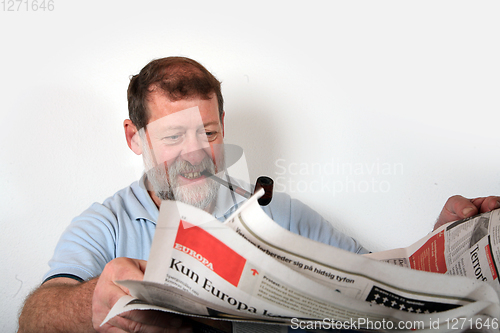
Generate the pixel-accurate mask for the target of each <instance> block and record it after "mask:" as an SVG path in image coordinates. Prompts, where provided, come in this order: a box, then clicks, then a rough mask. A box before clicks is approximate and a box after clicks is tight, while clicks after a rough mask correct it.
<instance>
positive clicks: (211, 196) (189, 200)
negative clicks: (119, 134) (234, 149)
mask: <svg viewBox="0 0 500 333" xmlns="http://www.w3.org/2000/svg"><path fill="white" fill-rule="evenodd" d="M150 154H151V151H150V149H149V147H147V148H146V147H143V155H144V156H143V158H144V164H145V167H146V170H147V171H146V174H147V177H148V180H149V182H150V183H151V185H152V187H153V191H154V192H155V194H156V196H157V197H158V198H160V199H161V200H176V201H180V202H183V203H186V204H188V205H191V206H194V207H197V208H200V209H205V208H207V207H208V206H209V205H210V204H211V203H212V202H214V201H215V200H216V198H217V194H218V192H219V187H220V184H219V183H217V182H216V181H214V180H213V179H211V178H205V179H204V181H203V183H202V184H200V185H197V184H196V183H194V184H191V185H189V186H182V185H179V184H178V182H177V179H178V176H179V175H180V174H181V173H186V172H190V171H192V170H194V168H195V166H193V165H191V164H190V163H189V162H187V161H184V160H176V161H175V162H174V163H173V164H172V165H170V166H168V170H167V167H166V165H165V163H164V164H160V165H157V166H153V165H152V164H153V159H152V156H151V155H150ZM216 163H217V166H218V167H219V168H224V154H223V153H222V154H221V155H220V158H219V161H217V162H216ZM196 169H197V170H207V171H209V172H210V173H211V174H216V171H217V170H216V166H215V163H214V162H213V161H212V159H211V158H209V157H208V156H207V157H206V158H205V159H204V160H203V161H202V162H201V163H200V164H199V165H197V166H196ZM167 172H168V175H167Z"/></svg>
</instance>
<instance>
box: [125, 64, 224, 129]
mask: <svg viewBox="0 0 500 333" xmlns="http://www.w3.org/2000/svg"><path fill="white" fill-rule="evenodd" d="M157 88H159V89H161V90H162V91H163V92H164V93H165V94H166V96H167V97H168V98H169V99H170V100H172V101H178V100H181V99H188V98H193V97H199V98H202V99H210V98H211V97H212V96H211V95H212V94H214V93H215V95H216V96H217V102H218V105H219V119H221V120H222V114H223V112H224V99H223V98H222V92H221V83H220V82H219V81H218V80H217V79H216V78H215V76H213V75H212V73H210V72H209V71H208V70H207V69H206V68H205V67H203V66H202V65H201V64H200V63H198V62H196V61H194V60H192V59H189V58H185V57H166V58H161V59H155V60H153V61H151V62H150V63H149V64H147V65H146V66H145V67H144V68H143V69H142V70H141V71H140V72H139V74H137V75H134V76H132V77H131V78H130V84H129V86H128V90H127V99H128V112H129V117H130V120H131V121H132V123H133V124H134V125H135V126H136V127H137V129H141V128H143V127H145V126H146V125H147V124H148V120H149V114H148V108H147V98H148V96H149V94H150V93H151V92H152V91H154V90H155V89H157Z"/></svg>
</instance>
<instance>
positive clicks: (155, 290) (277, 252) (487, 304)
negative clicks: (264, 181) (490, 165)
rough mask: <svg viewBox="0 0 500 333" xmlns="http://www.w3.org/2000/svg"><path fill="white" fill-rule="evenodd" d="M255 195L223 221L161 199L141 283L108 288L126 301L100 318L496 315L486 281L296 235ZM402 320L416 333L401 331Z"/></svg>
mask: <svg viewBox="0 0 500 333" xmlns="http://www.w3.org/2000/svg"><path fill="white" fill-rule="evenodd" d="M260 195H262V192H259V193H257V194H256V195H254V196H253V197H252V198H250V199H249V200H248V201H247V202H245V203H244V204H243V205H242V206H241V207H240V208H239V209H238V210H237V211H236V212H235V213H234V214H233V215H232V216H231V217H230V218H229V219H228V220H227V221H226V222H225V223H221V222H219V221H217V220H215V219H214V217H212V216H211V215H210V214H208V213H206V212H204V211H201V210H199V209H196V208H194V207H192V206H188V205H186V204H183V203H179V202H174V201H164V202H162V205H161V208H160V216H159V218H158V222H157V229H156V233H155V236H154V240H153V245H152V248H151V254H150V258H149V260H148V265H147V269H146V272H145V276H144V281H119V282H118V283H120V284H121V285H123V286H125V287H127V288H128V289H129V290H130V294H131V296H124V297H122V299H120V300H119V301H118V302H117V304H115V306H114V307H113V308H112V309H111V311H110V313H109V314H108V316H107V318H106V319H105V321H104V322H106V321H107V320H109V319H110V318H112V317H113V316H115V315H118V314H120V313H123V312H125V311H130V310H134V309H156V310H163V311H169V312H173V313H180V314H185V315H191V316H201V317H208V318H212V319H221V320H231V321H233V322H250V323H267V324H270V323H272V324H279V325H288V326H290V327H292V328H293V327H307V328H314V329H318V328H324V329H329V328H348V329H379V330H391V329H401V330H403V331H404V330H405V329H407V330H414V329H415V328H417V329H419V330H423V331H426V330H429V331H431V330H432V331H433V332H436V329H437V330H439V331H443V332H444V331H454V332H456V329H453V327H450V325H449V320H450V319H453V318H464V319H466V320H469V321H470V322H471V323H472V322H473V321H474V320H477V318H481V319H485V318H498V317H499V316H500V306H499V301H498V296H497V294H496V293H495V292H493V289H492V287H491V286H489V285H488V284H486V283H483V282H481V281H477V280H472V279H468V278H465V277H451V276H446V275H440V274H431V273H426V272H421V271H414V270H408V269H405V268H401V267H398V266H395V265H388V264H387V263H384V262H379V261H376V260H372V259H369V258H366V257H363V256H360V255H357V254H353V253H350V252H347V251H344V250H341V249H338V248H334V247H331V246H328V245H325V244H322V243H319V242H315V241H312V240H309V239H307V238H304V237H301V236H298V235H296V234H293V233H291V232H289V231H288V230H285V229H283V228H282V227H280V226H279V225H277V224H276V223H275V222H274V221H272V220H271V219H270V218H269V217H268V216H267V215H266V214H265V212H264V211H263V210H262V209H261V207H260V206H259V204H258V203H257V198H258V197H259V196H260ZM447 320H448V323H447ZM409 322H412V323H418V327H415V326H406V327H405V325H407V323H409ZM304 323H305V324H304ZM402 324H403V325H402ZM312 326H314V327H312ZM269 327H271V326H269Z"/></svg>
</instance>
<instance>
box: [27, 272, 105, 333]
mask: <svg viewBox="0 0 500 333" xmlns="http://www.w3.org/2000/svg"><path fill="white" fill-rule="evenodd" d="M97 280H98V279H97V278H95V279H93V280H90V281H87V282H84V283H77V284H67V283H49V282H51V281H48V282H47V283H46V284H44V285H42V286H41V287H40V288H38V289H37V290H35V291H34V292H33V293H32V294H31V295H30V296H29V297H28V299H27V300H26V302H25V304H24V308H23V310H22V312H21V315H20V317H19V331H18V333H32V332H33V333H44V332H51V333H55V332H72V333H79V332H95V330H94V328H93V326H92V295H93V293H94V289H95V285H96V283H97ZM54 282H55V281H54Z"/></svg>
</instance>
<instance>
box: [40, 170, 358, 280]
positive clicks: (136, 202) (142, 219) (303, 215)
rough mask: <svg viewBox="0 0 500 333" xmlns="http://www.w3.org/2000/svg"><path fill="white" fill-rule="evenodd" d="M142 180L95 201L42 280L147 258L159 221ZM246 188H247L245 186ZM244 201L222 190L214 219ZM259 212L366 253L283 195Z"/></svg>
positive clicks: (85, 275) (81, 275)
mask: <svg viewBox="0 0 500 333" xmlns="http://www.w3.org/2000/svg"><path fill="white" fill-rule="evenodd" d="M144 184H145V177H144V176H143V177H142V178H141V179H140V180H138V181H136V182H134V183H132V184H131V185H130V186H128V187H126V188H124V189H122V190H120V191H118V192H117V193H116V194H115V195H113V196H112V197H110V198H108V199H106V200H105V201H104V202H103V203H102V204H99V203H94V204H92V205H91V206H90V207H89V208H88V209H87V210H85V211H84V212H83V213H82V214H81V215H80V216H77V217H76V218H75V219H73V221H72V222H71V224H70V225H69V226H68V227H67V228H66V230H65V231H64V233H63V234H62V236H61V238H60V240H59V242H58V244H57V246H56V249H55V251H54V256H53V257H52V259H51V260H50V261H49V266H50V270H49V271H48V272H47V273H46V274H45V277H44V281H46V280H48V279H50V278H53V277H56V276H67V277H71V278H75V279H81V280H89V279H92V278H94V277H97V276H98V275H100V274H101V272H102V270H103V269H104V266H105V265H106V264H107V263H108V262H109V261H111V260H113V259H115V258H118V257H128V258H134V259H143V260H147V259H148V257H149V250H150V248H151V242H152V241H153V235H154V233H155V228H156V220H157V219H158V208H157V207H156V205H155V204H154V202H153V200H152V199H151V197H150V196H149V194H148V192H147V190H146V187H145V185H144ZM245 187H247V190H249V189H248V185H247V186H245ZM244 200H245V198H244V197H241V196H239V195H235V196H233V193H232V192H230V191H229V190H228V189H227V188H225V187H221V188H220V190H219V194H218V197H217V201H216V205H215V209H214V213H213V215H214V216H215V217H216V218H217V219H218V220H220V221H224V220H225V219H226V218H228V217H229V215H231V213H232V212H233V211H234V210H235V209H236V208H237V205H235V203H236V204H238V203H241V202H242V201H244ZM263 210H264V211H265V212H266V213H267V214H268V216H270V217H271V218H272V219H273V220H274V221H275V222H276V223H278V224H279V225H281V226H282V227H284V228H285V229H288V230H290V231H292V232H294V233H296V234H299V235H301V236H304V237H308V238H310V239H313V240H316V241H319V242H322V243H326V244H329V245H332V246H335V247H338V248H342V249H344V250H347V251H351V252H355V253H360V254H361V253H368V251H367V250H366V249H365V248H363V247H362V246H361V245H360V244H359V243H358V242H357V241H355V240H354V239H353V238H351V237H348V236H346V235H344V234H343V233H341V232H339V231H338V230H336V229H335V228H333V226H332V225H331V224H330V223H329V222H328V221H326V220H325V219H323V218H322V217H321V216H320V215H319V214H318V213H316V212H315V211H314V210H312V209H311V208H309V207H308V206H306V205H305V204H303V203H302V202H300V201H298V200H295V199H291V198H290V196H289V195H287V194H285V193H274V194H273V199H272V201H271V203H270V204H269V205H268V206H265V207H263Z"/></svg>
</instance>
